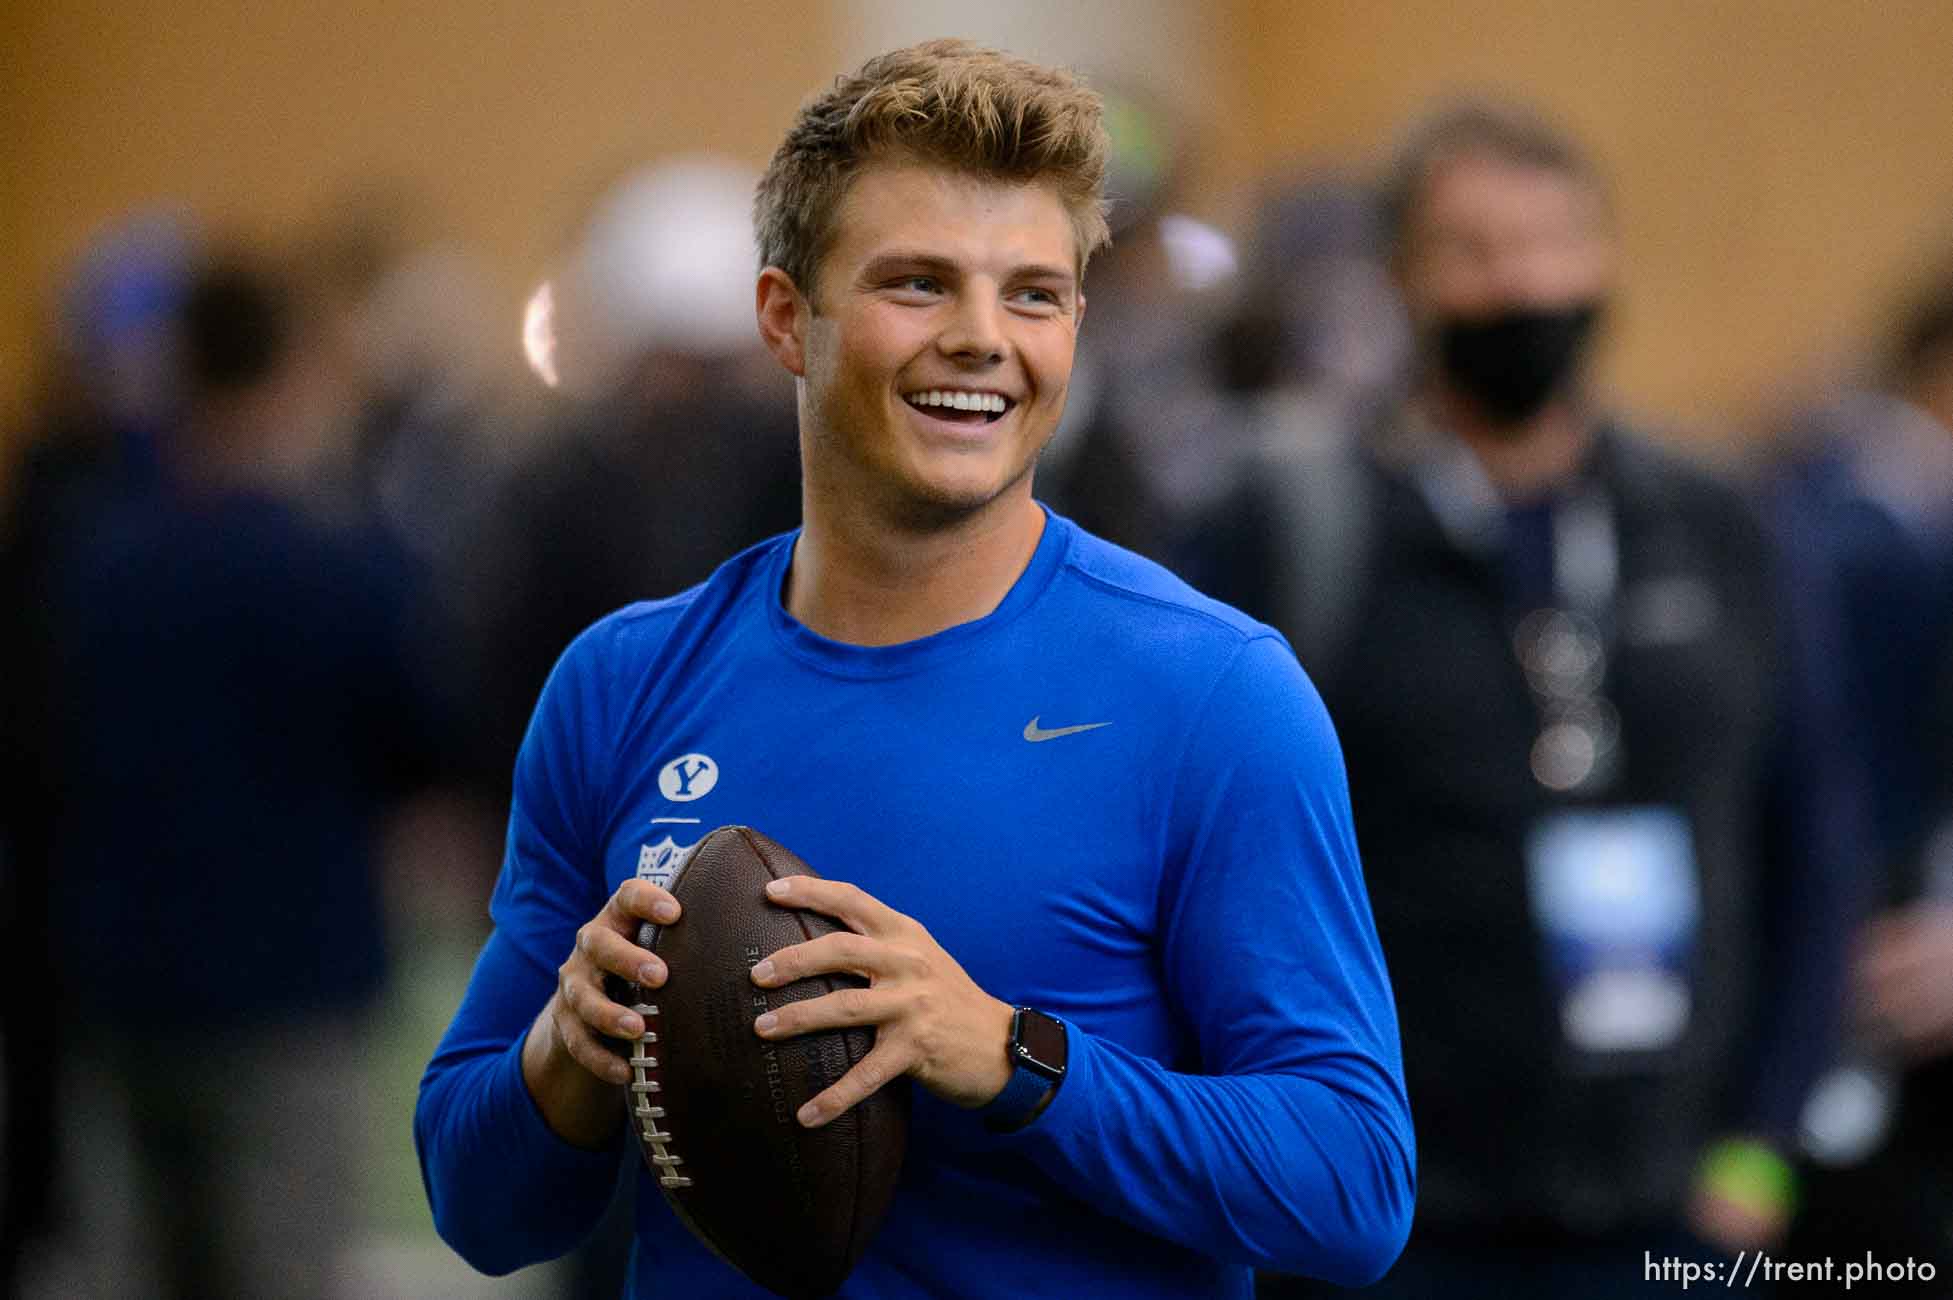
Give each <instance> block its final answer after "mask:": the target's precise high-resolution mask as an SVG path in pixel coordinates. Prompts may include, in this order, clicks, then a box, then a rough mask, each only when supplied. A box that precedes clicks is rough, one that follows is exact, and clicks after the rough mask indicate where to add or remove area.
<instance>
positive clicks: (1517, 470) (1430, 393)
mask: <svg viewBox="0 0 1953 1300" xmlns="http://www.w3.org/2000/svg"><path fill="white" fill-rule="evenodd" d="M1422 400H1423V405H1424V411H1425V415H1426V417H1427V418H1429V419H1430V420H1431V421H1432V423H1433V424H1435V425H1436V426H1437V427H1439V428H1441V429H1444V430H1446V431H1447V432H1449V433H1451V434H1453V435H1454V436H1456V437H1457V438H1458V440H1459V441H1460V442H1462V443H1464V444H1465V446H1466V447H1467V448H1469V449H1470V450H1471V452H1472V454H1473V455H1474V456H1476V457H1477V458H1478V462H1479V464H1480V465H1481V466H1482V467H1483V468H1484V470H1485V476H1486V477H1487V478H1489V479H1490V480H1491V481H1492V486H1493V487H1495V488H1497V489H1498V492H1499V495H1500V496H1501V497H1503V498H1504V499H1505V500H1506V501H1508V502H1512V503H1522V502H1528V501H1536V500H1538V499H1539V498H1541V497H1544V496H1548V495H1550V494H1551V493H1552V492H1553V491H1555V490H1556V489H1558V488H1560V487H1563V486H1564V485H1566V484H1567V483H1569V482H1571V481H1572V480H1573V479H1574V477H1575V476H1576V475H1577V474H1578V473H1579V472H1580V467H1581V465H1582V464H1583V463H1584V462H1585V461H1586V458H1587V449H1588V448H1589V447H1590V446H1592V445H1593V437H1594V428H1593V420H1592V417H1591V416H1590V415H1589V414H1588V412H1587V409H1586V407H1585V406H1584V405H1583V404H1581V403H1580V402H1579V401H1578V400H1577V399H1575V398H1563V399H1560V400H1556V401H1553V402H1550V403H1548V404H1547V405H1546V406H1545V407H1543V408H1541V410H1540V411H1539V413H1538V414H1536V415H1534V416H1532V417H1531V418H1530V419H1527V420H1525V421H1522V422H1521V423H1519V424H1517V425H1500V424H1496V423H1494V422H1493V421H1491V420H1489V419H1487V418H1486V417H1485V415H1484V414H1483V413H1482V412H1480V411H1479V410H1478V409H1477V408H1476V407H1475V406H1474V405H1472V403H1471V402H1470V401H1469V400H1468V399H1466V398H1463V397H1461V396H1459V395H1457V394H1455V393H1451V392H1449V391H1447V390H1446V389H1444V388H1443V387H1442V386H1438V387H1434V388H1430V389H1427V390H1426V391H1425V394H1424V397H1423V399H1422Z"/></svg>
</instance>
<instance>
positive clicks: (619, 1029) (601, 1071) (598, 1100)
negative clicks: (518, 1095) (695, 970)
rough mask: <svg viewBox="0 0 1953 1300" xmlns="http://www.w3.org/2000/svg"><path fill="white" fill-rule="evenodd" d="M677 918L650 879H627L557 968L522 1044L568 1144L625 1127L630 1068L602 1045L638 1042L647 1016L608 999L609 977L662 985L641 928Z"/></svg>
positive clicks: (587, 1142) (541, 1099)
mask: <svg viewBox="0 0 1953 1300" xmlns="http://www.w3.org/2000/svg"><path fill="white" fill-rule="evenodd" d="M677 919H678V900H677V899H675V898H673V897H672V896H671V895H670V894H669V893H668V892H666V891H665V890H663V889H660V888H659V887H658V886H656V885H654V884H652V883H651V882H650V881H648V880H626V881H625V882H624V883H623V884H621V885H619V886H618V887H617V892H616V893H615V894H612V895H611V896H610V901H609V902H607V903H605V904H604V907H603V910H602V911H600V912H598V913H597V915H596V916H595V917H593V918H591V920H590V921H589V922H588V923H586V924H585V925H584V926H583V927H582V928H581V929H579V930H578V931H577V932H576V947H575V949H574V950H573V951H572V952H571V953H570V955H569V959H568V960H567V961H565V962H564V963H563V964H562V965H561V966H560V967H558V968H557V972H556V992H555V993H554V994H552V995H551V996H550V999H549V1002H548V1004H547V1005H545V1006H544V1007H543V1009H542V1013H541V1014H540V1015H538V1016H537V1017H536V1021H535V1023H534V1024H533V1025H531V1026H530V1028H529V1037H528V1039H527V1040H526V1041H525V1042H524V1043H523V1045H522V1081H523V1082H524V1083H525V1084H527V1085H528V1087H529V1095H530V1096H532V1097H534V1098H535V1100H536V1106H537V1108H538V1109H539V1110H541V1111H542V1113H543V1118H544V1119H546V1120H547V1121H548V1122H549V1126H550V1128H551V1129H553V1130H555V1132H556V1135H557V1136H558V1137H561V1138H562V1139H563V1140H564V1141H566V1142H569V1143H571V1144H573V1145H575V1146H582V1147H590V1148H598V1147H602V1146H604V1145H606V1144H607V1143H608V1142H609V1141H610V1138H611V1135H612V1134H614V1133H615V1132H616V1131H617V1126H618V1124H619V1123H620V1122H622V1118H623V1114H624V1109H623V1107H622V1106H621V1105H619V1104H618V1101H617V1089H618V1088H619V1087H621V1086H622V1085H624V1084H625V1083H628V1082H629V1081H630V1077H631V1068H630V1066H628V1065H626V1064H625V1063H624V1061H623V1059H622V1058H621V1057H620V1056H619V1055H618V1054H617V1052H616V1051H615V1050H614V1049H613V1048H612V1047H611V1046H610V1045H609V1044H608V1043H607V1042H605V1041H604V1040H605V1039H606V1038H622V1039H632V1038H636V1037H637V1036H638V1035H639V1034H642V1033H643V1032H644V1018H643V1017H642V1016H640V1015H638V1014H637V1012H635V1011H633V1010H631V1009H630V1008H629V1007H623V1006H619V1005H618V1004H617V1003H615V1002H612V1001H611V1000H610V995H609V994H608V993H606V992H605V991H604V976H605V975H606V974H609V975H616V976H619V977H620V978H623V979H626V980H631V981H633V982H635V983H638V984H642V985H644V986H645V987H647V988H658V987H660V986H662V985H663V984H664V982H665V977H666V975H667V974H668V972H667V970H666V968H665V964H664V961H663V960H662V959H660V958H659V957H658V955H657V954H656V953H651V952H646V951H645V950H644V949H642V948H640V947H638V946H637V942H636V940H637V932H638V927H639V926H640V925H642V924H643V923H644V922H646V921H656V922H657V923H658V924H660V925H670V924H671V923H672V922H674V921H676V920H677Z"/></svg>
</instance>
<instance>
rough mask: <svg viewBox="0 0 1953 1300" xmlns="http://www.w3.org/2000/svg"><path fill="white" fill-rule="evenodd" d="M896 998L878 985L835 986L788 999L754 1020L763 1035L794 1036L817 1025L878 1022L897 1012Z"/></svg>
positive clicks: (873, 1023)
mask: <svg viewBox="0 0 1953 1300" xmlns="http://www.w3.org/2000/svg"><path fill="white" fill-rule="evenodd" d="M896 1006H897V1004H896V1003H895V1001H894V999H893V998H891V997H890V996H889V995H888V994H886V993H882V992H880V991H878V990H876V989H836V990H834V992H832V993H824V994H822V995H821V996H820V997H817V998H808V999H807V1000H806V1001H805V1002H789V1003H787V1005H785V1006H784V1007H781V1008H780V1009H779V1010H778V1011H769V1012H767V1013H766V1014H765V1015H763V1016H761V1017H759V1019H757V1020H755V1021H754V1022H753V1029H754V1032H756V1033H758V1034H759V1035H760V1037H762V1038H792V1037H794V1036H795V1035H797V1034H808V1033H812V1032H813V1031H814V1030H816V1029H845V1028H847V1027H849V1026H852V1025H879V1024H881V1023H883V1022H884V1021H887V1020H890V1019H892V1018H893V1017H894V1015H895V1013H896Z"/></svg>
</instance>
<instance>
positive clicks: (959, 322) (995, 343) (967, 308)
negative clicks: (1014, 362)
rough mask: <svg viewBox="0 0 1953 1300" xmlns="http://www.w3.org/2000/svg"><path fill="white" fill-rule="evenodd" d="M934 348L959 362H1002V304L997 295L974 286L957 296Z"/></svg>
mask: <svg viewBox="0 0 1953 1300" xmlns="http://www.w3.org/2000/svg"><path fill="white" fill-rule="evenodd" d="M937 346H939V347H940V348H941V349H942V350H943V352H944V353H945V354H947V355H948V356H951V357H955V358H956V359H957V360H959V361H967V362H976V363H980V364H992V365H994V364H995V363H997V362H999V361H1002V360H1003V359H1004V318H1003V304H1002V303H1000V302H999V301H998V300H997V295H996V294H995V293H994V292H993V291H991V290H989V289H987V288H982V287H978V286H972V287H971V289H970V290H969V291H966V292H964V293H962V294H960V295H958V297H957V300H956V303H955V306H954V308H953V309H952V310H951V313H950V318H949V321H948V323H947V324H946V325H945V326H944V328H943V332H942V334H941V336H940V337H939V338H938V339H937Z"/></svg>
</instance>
